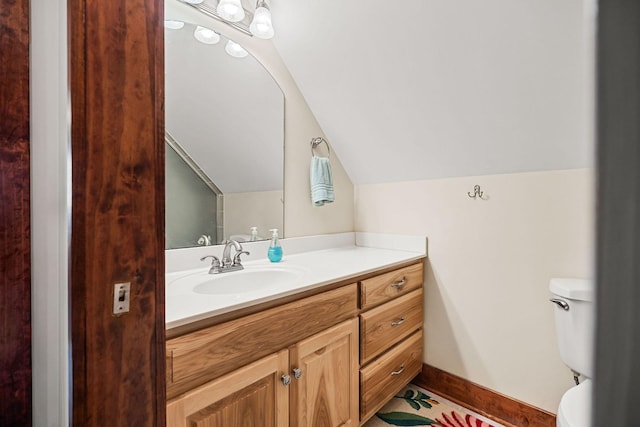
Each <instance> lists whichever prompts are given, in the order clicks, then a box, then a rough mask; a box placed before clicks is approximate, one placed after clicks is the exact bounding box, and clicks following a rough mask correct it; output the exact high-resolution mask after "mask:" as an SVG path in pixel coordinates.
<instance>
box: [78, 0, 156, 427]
mask: <svg viewBox="0 0 640 427" xmlns="http://www.w3.org/2000/svg"><path fill="white" fill-rule="evenodd" d="M68 11H69V15H68V18H69V40H70V42H69V44H70V46H69V50H70V51H69V64H70V69H69V72H70V90H71V104H72V130H71V132H72V137H71V139H72V142H71V152H72V224H71V271H70V280H71V340H72V358H73V367H72V375H73V395H72V407H73V410H72V412H73V413H72V417H73V424H74V425H76V426H107V425H109V426H125V425H126V426H164V425H165V406H166V397H165V393H166V386H165V321H164V272H165V266H164V47H163V43H164V29H163V20H164V17H163V15H164V3H163V1H162V0H110V1H89V0H69V2H68ZM120 282H130V283H131V304H130V311H129V313H126V314H123V315H120V316H117V317H116V316H114V315H113V314H112V308H113V292H114V291H113V289H114V284H115V283H120Z"/></svg>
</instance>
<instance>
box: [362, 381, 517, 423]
mask: <svg viewBox="0 0 640 427" xmlns="http://www.w3.org/2000/svg"><path fill="white" fill-rule="evenodd" d="M390 425H391V426H421V425H427V426H428V425H433V426H443V427H506V426H505V425H504V424H500V423H497V422H496V421H493V420H490V419H489V418H486V417H483V416H482V415H480V414H478V413H476V412H473V411H470V410H469V409H466V408H464V407H462V406H460V405H458V404H456V403H454V402H451V401H449V400H447V399H445V398H443V397H442V396H438V395H437V394H435V393H433V392H431V391H428V390H425V389H423V388H421V387H418V386H417V385H414V384H409V385H408V386H407V387H405V388H404V389H402V390H401V391H400V392H399V393H397V394H396V395H395V396H394V397H393V398H392V399H391V400H390V401H389V402H388V403H387V404H386V405H385V406H384V407H382V409H380V410H379V411H378V413H377V414H376V415H374V416H373V417H372V418H371V419H370V420H369V421H367V422H366V424H364V426H365V427H386V426H390Z"/></svg>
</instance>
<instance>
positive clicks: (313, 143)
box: [311, 136, 331, 156]
mask: <svg viewBox="0 0 640 427" xmlns="http://www.w3.org/2000/svg"><path fill="white" fill-rule="evenodd" d="M323 142H324V143H325V144H326V146H327V151H328V152H329V156H331V148H330V147H329V143H328V142H327V140H326V139H324V138H322V137H320V136H318V137H315V138H311V155H312V156H314V155H315V154H316V152H315V151H314V150H315V149H316V147H317V146H318V145H320V144H322V143H323Z"/></svg>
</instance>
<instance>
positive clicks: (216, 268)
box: [200, 255, 220, 274]
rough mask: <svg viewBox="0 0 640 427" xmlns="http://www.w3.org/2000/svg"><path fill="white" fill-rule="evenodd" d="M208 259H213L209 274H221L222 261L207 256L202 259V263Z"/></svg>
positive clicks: (212, 256) (213, 256)
mask: <svg viewBox="0 0 640 427" xmlns="http://www.w3.org/2000/svg"><path fill="white" fill-rule="evenodd" d="M207 258H211V268H210V269H209V274H214V273H219V272H220V259H219V258H218V257H217V256H215V255H207V256H203V257H202V258H200V261H204V260H205V259H207Z"/></svg>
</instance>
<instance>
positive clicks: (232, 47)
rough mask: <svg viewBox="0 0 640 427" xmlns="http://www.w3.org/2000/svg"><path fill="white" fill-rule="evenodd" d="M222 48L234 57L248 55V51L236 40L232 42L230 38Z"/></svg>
mask: <svg viewBox="0 0 640 427" xmlns="http://www.w3.org/2000/svg"><path fill="white" fill-rule="evenodd" d="M224 50H225V51H226V52H227V53H228V54H229V55H231V56H233V57H234V58H244V57H245V56H247V55H249V52H247V51H246V50H244V49H243V48H242V46H240V45H239V44H238V43H236V42H232V41H231V40H229V41H228V42H227V45H226V46H225V47H224Z"/></svg>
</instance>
